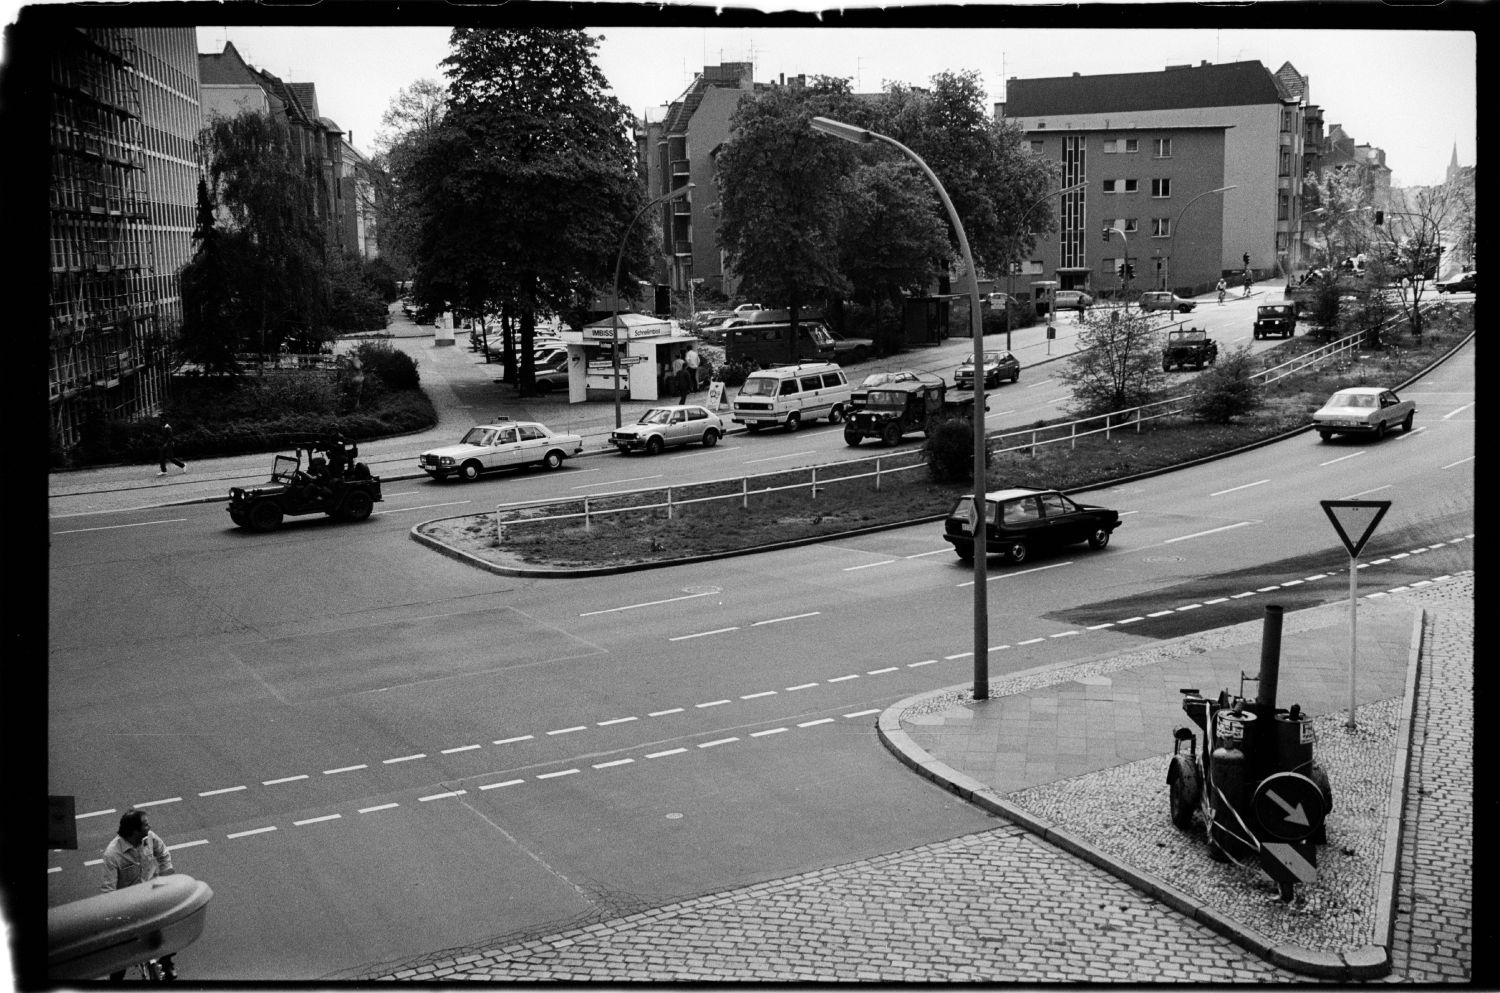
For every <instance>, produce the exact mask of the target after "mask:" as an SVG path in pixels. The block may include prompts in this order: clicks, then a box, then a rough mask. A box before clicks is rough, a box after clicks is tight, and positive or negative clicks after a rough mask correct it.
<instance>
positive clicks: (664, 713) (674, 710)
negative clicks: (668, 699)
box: [646, 707, 683, 717]
mask: <svg viewBox="0 0 1500 993" xmlns="http://www.w3.org/2000/svg"><path fill="white" fill-rule="evenodd" d="M682 710H683V708H681V707H673V708H672V709H671V710H653V711H652V712H651V713H649V714H647V715H646V716H647V717H666V716H667V715H668V714H680V713H682Z"/></svg>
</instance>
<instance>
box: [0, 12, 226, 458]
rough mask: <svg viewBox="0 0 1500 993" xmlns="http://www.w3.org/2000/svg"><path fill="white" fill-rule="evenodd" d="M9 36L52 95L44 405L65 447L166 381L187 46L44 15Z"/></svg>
mask: <svg viewBox="0 0 1500 993" xmlns="http://www.w3.org/2000/svg"><path fill="white" fill-rule="evenodd" d="M18 39H19V40H20V43H21V44H22V45H24V46H27V50H28V51H29V53H30V54H29V55H28V57H27V58H26V59H25V62H26V64H27V67H28V71H29V72H30V73H31V76H32V78H30V79H28V80H27V85H28V86H29V87H30V88H31V89H32V90H33V94H32V95H33V96H34V97H36V98H38V99H42V100H45V101H47V106H48V107H49V110H48V112H47V113H48V122H47V123H48V128H49V131H48V133H49V139H50V143H49V151H50V158H51V168H50V188H49V198H48V207H47V221H48V226H49V234H50V239H51V263H50V283H49V287H48V309H47V325H48V327H47V333H48V339H47V340H48V356H49V376H48V389H49V404H50V410H49V414H50V424H51V433H52V446H53V449H54V451H59V450H60V451H66V450H68V449H71V448H73V447H75V446H76V445H77V444H79V442H80V441H81V440H83V439H84V437H85V436H86V433H87V432H88V431H89V430H90V429H91V426H93V427H95V428H102V426H103V425H104V424H105V423H106V422H108V421H109V420H133V419H139V418H142V417H147V416H150V415H152V414H154V413H156V412H157V411H158V410H159V408H160V405H161V402H162V400H163V399H165V396H166V393H167V390H168V387H169V382H170V379H169V377H170V369H171V361H170V357H171V350H172V343H173V341H174V340H175V338H176V335H177V331H178V329H179V328H180V327H181V323H182V300H181V296H180V293H179V290H178V285H179V284H178V273H179V272H180V271H181V269H182V267H183V266H185V265H186V264H187V263H188V261H189V260H190V259H191V258H192V252H193V243H192V234H193V224H194V204H195V199H196V192H197V182H198V164H197V153H196V141H197V135H198V128H199V120H200V113H199V96H198V68H197V45H196V38H195V35H194V32H193V29H192V28H144V27H77V26H65V25H61V24H56V23H50V24H49V23H45V22H43V23H40V24H35V23H34V24H33V25H32V27H30V28H28V29H25V30H24V31H23V33H21V34H20V35H18ZM43 73H45V79H43V78H41V77H42V74H43ZM12 192H13V195H18V196H20V195H24V194H21V193H20V192H19V191H12Z"/></svg>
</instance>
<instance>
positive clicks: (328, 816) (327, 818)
mask: <svg viewBox="0 0 1500 993" xmlns="http://www.w3.org/2000/svg"><path fill="white" fill-rule="evenodd" d="M343 817H344V815H343V814H324V815H323V816H322V817H309V818H307V819H306V820H304V821H292V827H301V826H302V825H304V824H318V823H321V822H322V821H337V820H342V819H343ZM176 847H179V848H180V847H182V846H180V845H178V846H176Z"/></svg>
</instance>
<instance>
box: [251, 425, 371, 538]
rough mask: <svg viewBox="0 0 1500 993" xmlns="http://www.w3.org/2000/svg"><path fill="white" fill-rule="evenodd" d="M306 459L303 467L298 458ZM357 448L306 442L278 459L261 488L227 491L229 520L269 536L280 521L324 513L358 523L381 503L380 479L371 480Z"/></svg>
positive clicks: (253, 487)
mask: <svg viewBox="0 0 1500 993" xmlns="http://www.w3.org/2000/svg"><path fill="white" fill-rule="evenodd" d="M304 453H305V454H306V468H303V464H304V463H303V455H304ZM358 455H359V447H358V446H357V445H350V444H345V443H344V442H343V441H333V442H327V443H324V442H319V441H314V442H309V443H307V444H305V445H299V446H298V447H297V448H296V449H295V450H294V454H292V455H277V456H276V459H275V461H274V462H273V463H272V464H271V478H270V480H269V481H268V482H267V483H266V484H265V485H263V486H231V487H230V488H229V506H228V507H226V508H224V509H225V510H227V511H228V512H229V519H230V520H232V521H234V523H235V524H237V525H238V526H240V527H242V528H248V529H249V530H251V531H262V532H264V531H274V530H276V529H277V528H278V527H280V526H281V521H282V518H284V517H296V516H300V515H303V514H327V515H328V516H329V517H332V518H334V519H336V520H341V521H363V520H365V519H366V518H368V517H369V516H370V513H371V511H373V510H374V509H375V504H377V503H379V502H381V499H382V497H381V495H380V477H379V476H372V475H370V469H369V467H368V466H367V465H365V464H364V463H363V462H356V461H354V460H355V458H356V457H358Z"/></svg>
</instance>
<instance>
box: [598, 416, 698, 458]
mask: <svg viewBox="0 0 1500 993" xmlns="http://www.w3.org/2000/svg"><path fill="white" fill-rule="evenodd" d="M722 437H724V419H723V418H722V417H720V416H719V415H718V414H715V413H714V412H713V411H711V410H709V409H708V408H707V407H700V406H698V405H697V404H691V403H690V404H681V405H675V404H674V405H672V406H668V407H652V408H651V409H650V410H648V411H646V412H645V413H644V414H642V415H641V417H640V420H638V421H636V422H635V423H634V424H627V425H625V426H624V427H619V428H616V429H615V430H613V431H611V432H610V435H609V443H610V444H611V445H614V446H615V448H617V449H619V451H620V454H621V455H626V454H629V453H630V452H638V451H644V452H645V453H646V454H647V455H659V454H661V452H662V450H664V449H666V448H669V447H671V446H673V445H689V444H692V443H694V442H702V443H703V447H704V448H712V447H713V446H715V445H717V444H718V443H719V439H720V438H722Z"/></svg>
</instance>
